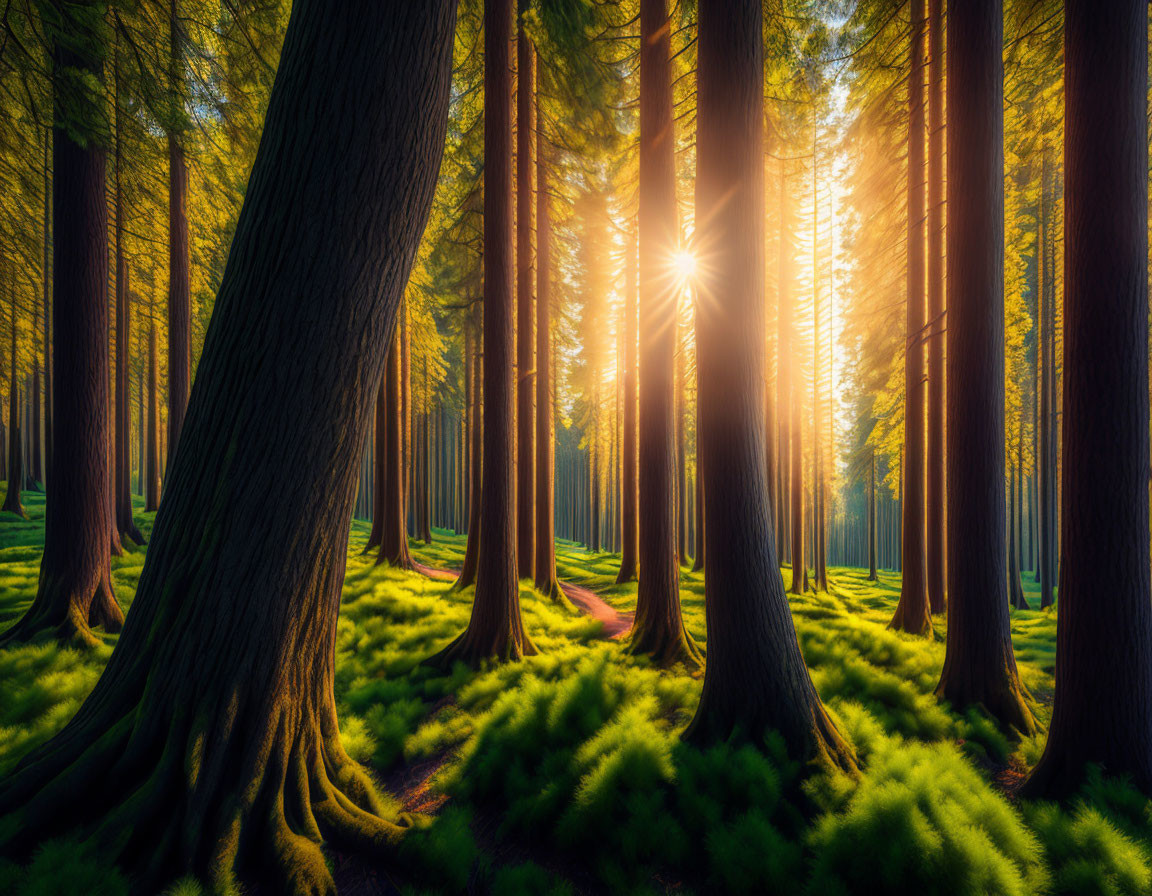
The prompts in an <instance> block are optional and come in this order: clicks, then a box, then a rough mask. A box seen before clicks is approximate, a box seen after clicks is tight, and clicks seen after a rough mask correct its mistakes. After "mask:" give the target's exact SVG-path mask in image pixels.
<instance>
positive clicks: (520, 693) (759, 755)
mask: <svg viewBox="0 0 1152 896" xmlns="http://www.w3.org/2000/svg"><path fill="white" fill-rule="evenodd" d="M25 508H26V510H27V511H28V513H29V516H30V519H29V520H28V521H21V520H17V519H16V518H15V517H13V516H11V515H8V514H5V515H0V630H2V629H4V628H6V627H7V626H8V625H9V624H11V622H13V621H14V620H15V619H16V618H18V617H19V615H20V614H21V613H22V612H23V611H24V610H25V609H26V607H27V606H28V605H29V604H30V602H31V600H32V598H33V596H34V593H35V588H36V577H37V572H38V567H39V558H40V551H41V546H42V544H43V499H42V497H40V496H37V495H29V496H27V499H26V502H25ZM137 520H138V522H140V523H142V525H141V528H142V530H143V531H144V533H145V535H147V534H148V532H149V530H150V527H151V523H152V515H151V514H142V513H139V512H138V514H137ZM367 534H368V527H367V525H365V524H361V523H360V522H356V523H354V524H353V531H352V536H351V539H350V544H349V554H348V569H347V575H346V580H345V584H344V594H343V604H342V608H341V614H340V621H339V626H338V632H337V659H336V693H337V700H338V702H339V710H340V721H341V728H342V732H343V737H344V743H345V746H346V748H347V750H348V752H349V753H350V754H351V755H352V756H353V757H354V758H356V759H357V760H359V761H361V762H363V763H364V764H365V765H367V766H368V767H369V768H370V769H372V770H373V771H374V772H375V774H376V777H377V779H378V781H379V782H380V784H381V787H382V789H383V790H384V791H385V792H386V793H388V794H390V796H391V803H390V805H391V806H392V808H393V809H394V811H396V812H399V811H401V810H402V809H407V810H410V811H413V812H416V813H420V816H419V817H420V821H419V823H418V824H417V826H416V829H415V830H413V831H412V832H411V833H409V834H408V835H407V837H406V838H405V841H404V843H403V845H402V846H401V854H400V855H399V856H398V857H397V861H396V862H395V863H392V864H389V865H385V866H380V865H374V864H371V863H369V862H366V861H364V860H363V859H360V858H357V857H353V856H344V855H334V856H332V865H333V871H334V874H335V877H336V880H337V883H338V885H339V887H340V891H341V893H343V894H352V893H368V892H404V893H418V892H465V891H466V892H492V893H499V894H517V893H524V894H529V893H531V894H542V893H557V894H559V893H578V892H604V891H614V892H628V893H637V892H640V893H643V892H653V893H658V892H668V891H671V892H677V893H692V892H719V891H724V892H785V893H808V894H837V893H842V894H848V893H869V894H872V893H908V892H912V893H921V894H925V893H927V894H1020V896H1026V894H1033V893H1048V894H1101V896H1104V894H1132V896H1136V894H1147V893H1149V892H1152V801H1149V800H1146V799H1144V798H1143V797H1141V796H1139V795H1138V794H1136V793H1135V792H1133V791H1132V790H1131V789H1130V788H1128V787H1126V786H1125V785H1124V784H1123V783H1122V782H1118V781H1114V780H1109V779H1105V778H1102V777H1100V776H1096V777H1093V778H1092V779H1091V780H1090V782H1089V783H1088V785H1087V786H1086V787H1085V788H1084V790H1083V792H1082V793H1081V795H1080V796H1079V797H1078V798H1077V799H1076V800H1075V801H1073V802H1072V803H1070V804H1068V805H1066V806H1056V805H1054V804H1050V803H1033V802H1024V801H1017V800H1015V799H1014V798H1013V796H1012V795H1011V787H1010V786H1009V785H1010V782H1013V781H1015V780H1018V779H1019V777H1020V776H1021V775H1022V774H1023V772H1024V770H1025V769H1026V768H1027V767H1028V766H1030V765H1031V764H1033V763H1034V762H1035V761H1036V759H1037V758H1038V757H1039V755H1040V752H1041V750H1042V747H1043V735H1040V736H1039V737H1038V738H1025V739H1023V740H1013V739H1010V738H1008V737H1006V736H1005V735H1004V734H1002V733H1001V732H999V731H998V730H997V728H996V726H995V725H993V724H992V723H991V722H990V721H989V720H988V719H987V718H986V717H984V716H982V715H981V714H979V713H977V712H975V711H970V712H967V713H964V714H958V713H955V712H952V711H951V710H950V709H949V708H948V707H947V706H946V705H942V704H941V703H939V702H938V701H937V700H936V698H935V697H934V695H933V691H934V689H935V686H936V683H937V680H938V679H939V675H940V668H941V665H942V663H943V659H944V642H943V635H944V632H945V625H946V622H945V620H944V619H943V618H940V619H936V620H934V624H935V625H936V634H935V637H934V638H933V639H931V640H927V639H918V638H914V637H910V636H907V635H902V634H896V633H894V632H891V631H888V630H887V628H886V625H887V623H888V621H889V619H890V617H891V615H892V612H893V609H894V607H895V603H896V599H897V597H898V594H899V576H898V575H894V574H892V573H887V572H882V573H881V575H880V581H879V582H878V583H870V582H867V581H866V574H865V572H864V571H863V570H858V569H839V568H837V569H832V570H830V580H831V582H830V585H831V587H830V591H829V593H827V594H825V593H820V594H806V595H804V596H802V597H797V598H792V610H793V618H794V619H795V622H796V628H797V632H798V635H799V638H800V642H801V645H802V648H803V651H804V656H805V659H806V660H807V662H808V665H809V667H810V668H811V670H812V676H813V680H814V681H815V683H816V687H817V689H818V690H819V692H820V694H821V696H822V697H823V699H824V700H825V702H826V703H827V705H828V707H829V709H830V711H831V713H832V714H833V716H834V717H835V718H836V720H837V722H838V724H839V725H840V727H841V729H842V730H843V731H844V732H845V733H846V734H847V735H848V736H849V737H850V738H851V740H852V742H853V743H854V745H855V748H856V751H857V754H858V756H859V759H860V764H861V769H862V774H861V776H860V778H859V780H852V779H849V778H847V777H844V776H843V775H840V774H833V773H831V772H829V771H827V770H823V769H816V768H809V767H804V766H801V765H799V764H798V763H796V762H794V761H790V760H789V759H788V758H787V757H786V756H785V755H784V753H783V750H782V749H781V747H780V744H778V743H775V742H771V741H770V742H769V743H768V744H767V745H766V749H765V750H763V751H759V750H754V749H751V748H749V747H731V746H720V747H716V748H713V749H711V750H707V751H700V750H697V749H694V748H690V747H687V746H685V745H684V744H682V743H681V742H680V740H679V734H680V732H681V731H682V730H683V729H684V727H685V725H686V724H687V723H688V721H689V720H690V719H691V717H692V714H693V711H694V709H695V706H696V703H697V701H698V699H699V694H700V687H701V681H700V676H699V674H696V675H692V674H689V673H688V672H687V671H686V670H684V669H682V668H681V669H673V670H669V671H662V670H659V669H656V668H654V667H652V666H650V665H649V664H648V663H647V662H646V661H644V660H643V659H637V658H634V657H630V656H628V655H627V654H626V653H625V652H624V650H623V649H622V646H621V644H620V642H619V640H618V639H613V638H612V637H611V635H612V634H620V628H621V627H622V626H625V627H626V625H627V624H628V623H629V621H630V614H631V613H632V612H633V611H634V609H635V601H636V586H635V584H630V585H622V586H617V585H615V584H614V577H615V573H616V565H617V562H618V560H617V558H616V557H613V556H612V555H609V554H597V555H592V554H589V553H588V552H586V551H584V550H583V549H581V548H579V547H577V546H575V545H572V544H568V543H562V544H561V545H560V549H559V554H558V558H557V562H558V567H559V570H560V575H561V577H562V579H564V580H565V581H566V582H567V583H569V584H570V585H574V586H578V587H579V588H580V589H587V591H586V592H585V591H579V592H577V596H580V597H584V598H585V600H587V595H591V596H592V598H594V599H595V600H596V601H603V602H604V603H605V604H606V606H607V607H608V609H609V613H608V614H605V613H604V610H603V609H602V608H601V607H600V605H599V604H598V603H597V604H594V605H593V604H589V606H590V607H594V612H593V614H592V615H586V614H584V613H580V614H573V613H571V612H570V611H565V610H563V609H561V608H559V607H557V606H556V605H554V604H552V603H550V602H549V601H547V600H545V599H544V598H543V597H541V596H539V595H537V594H535V593H534V592H533V591H532V590H531V589H530V588H527V587H524V588H523V589H522V592H521V603H522V606H523V613H524V622H525V626H526V629H527V631H528V632H529V634H530V637H531V638H532V640H533V642H534V644H535V645H536V647H537V648H538V650H539V655H537V656H535V657H532V658H530V659H528V660H526V661H524V662H520V663H513V664H509V665H504V666H495V667H491V668H487V669H485V670H483V671H480V672H472V671H469V670H467V669H465V668H463V667H457V668H456V669H455V670H453V672H452V673H451V674H448V675H444V674H442V673H438V672H435V671H433V670H431V669H429V668H427V667H424V666H421V665H420V661H421V660H422V659H424V658H425V657H427V656H430V655H431V654H433V653H434V652H435V651H436V650H437V649H439V648H440V647H442V646H443V645H444V644H446V643H447V642H448V641H449V640H451V639H452V638H453V637H454V636H455V635H456V634H458V633H459V632H460V631H462V630H463V629H464V627H465V625H466V624H467V622H468V616H469V612H470V606H471V599H472V595H471V590H470V589H469V590H466V591H463V592H461V593H453V592H451V591H449V583H447V582H446V581H444V579H443V578H439V577H432V576H429V575H424V574H421V573H419V572H400V571H396V570H392V569H389V568H387V567H377V566H375V565H374V564H373V557H372V556H361V555H360V550H361V548H362V546H363V544H364V542H365V540H366V538H367ZM412 547H413V551H414V556H415V558H416V559H417V560H418V562H420V563H421V564H423V565H424V566H425V567H427V568H428V569H429V570H449V569H452V568H454V567H458V566H459V565H460V562H461V559H462V553H463V547H464V539H463V537H460V536H455V535H451V534H449V533H444V532H441V531H439V530H437V531H436V532H435V536H434V541H433V543H432V544H431V545H427V546H425V545H423V544H419V543H416V542H413V543H412ZM143 560H144V548H132V549H129V550H127V551H126V553H125V554H124V556H122V557H118V558H114V559H113V573H112V577H113V583H114V586H115V589H116V593H117V597H118V598H119V600H120V602H121V604H122V605H124V606H125V607H127V606H128V605H129V604H130V603H131V600H132V596H133V593H134V590H135V586H136V582H137V579H138V577H139V574H140V569H141V566H142V564H143ZM1028 578H1029V581H1026V582H1025V587H1026V588H1027V589H1028V590H1029V597H1030V599H1031V602H1032V604H1033V605H1034V606H1035V605H1038V603H1039V601H1038V600H1037V595H1036V593H1035V587H1036V586H1035V585H1034V584H1033V583H1032V582H1031V581H1030V577H1028ZM526 584H527V583H525V585H526ZM681 594H682V603H683V609H684V618H685V623H686V625H687V628H688V631H689V632H690V634H691V635H692V637H693V638H695V639H696V641H697V643H699V644H700V645H701V646H702V647H704V648H705V649H706V646H707V645H706V632H705V625H704V603H703V581H702V577H701V575H700V574H699V573H689V572H687V571H685V572H684V573H683V576H682V592H681ZM570 596H571V592H570ZM575 602H576V603H579V601H575ZM597 616H599V617H600V618H597ZM1012 632H1013V638H1014V641H1015V645H1016V651H1017V657H1018V661H1019V664H1020V669H1021V674H1022V676H1023V679H1024V682H1025V684H1026V686H1027V687H1028V689H1029V691H1030V692H1031V694H1032V699H1033V708H1034V710H1035V712H1036V715H1037V717H1038V719H1039V721H1040V723H1041V725H1042V726H1044V727H1046V725H1047V721H1048V718H1049V716H1050V708H1049V707H1050V697H1051V693H1052V676H1053V662H1054V650H1055V616H1054V614H1053V612H1052V611H1051V610H1048V611H1043V612H1042V611H1039V610H1032V611H1013V612H1012ZM104 641H105V643H104V644H103V645H102V646H100V647H98V648H96V649H94V650H92V651H89V652H87V653H80V652H77V651H74V650H71V649H63V648H60V647H58V646H56V645H55V644H53V643H44V644H38V645H30V646H27V647H22V648H18V649H11V650H7V651H2V652H0V683H2V684H0V688H2V690H0V775H4V774H6V773H7V772H8V771H9V770H11V768H12V767H13V765H14V764H15V763H16V762H17V761H18V760H19V758H20V757H21V756H22V755H23V754H24V753H25V752H27V751H28V750H29V749H30V748H32V747H33V746H35V745H36V744H39V743H41V742H42V741H44V740H45V739H46V738H48V737H50V736H51V735H52V734H53V733H54V732H56V731H58V730H59V729H60V728H61V727H62V726H63V725H64V723H65V722H67V720H68V719H69V718H70V717H71V715H72V714H73V713H74V712H75V711H76V709H77V707H78V706H79V705H80V703H81V701H82V700H83V699H84V697H85V695H86V694H87V693H88V692H89V691H90V690H91V688H92V687H93V685H94V684H95V681H96V679H97V677H98V676H99V674H100V670H101V668H102V667H103V665H104V663H105V662H106V661H107V659H108V656H109V655H110V653H111V650H112V646H113V644H114V641H115V637H114V636H105V638H104ZM401 869H402V870H401ZM128 890H129V887H128V885H127V883H126V882H125V881H124V880H123V879H122V878H121V877H120V876H119V874H118V873H117V872H116V871H115V870H114V869H109V868H107V867H103V866H101V864H100V862H99V859H98V858H96V857H94V856H92V855H89V854H88V853H87V852H86V851H85V848H84V847H83V846H82V845H77V844H73V843H59V844H49V845H46V846H45V847H43V848H42V850H41V852H40V853H39V855H38V856H37V858H36V859H35V860H34V862H33V864H32V865H31V866H29V867H27V868H17V867H16V866H13V865H11V864H3V863H0V892H5V893H13V894H25V896H32V894H41V893H60V892H69V893H80V892H84V893H109V894H113V893H123V892H127V891H128ZM179 892H180V893H181V894H184V896H188V894H192V893H196V892H198V889H197V888H196V887H195V886H194V885H193V884H192V883H191V882H184V883H183V884H182V885H181V887H180V888H179ZM254 892H255V891H254Z"/></svg>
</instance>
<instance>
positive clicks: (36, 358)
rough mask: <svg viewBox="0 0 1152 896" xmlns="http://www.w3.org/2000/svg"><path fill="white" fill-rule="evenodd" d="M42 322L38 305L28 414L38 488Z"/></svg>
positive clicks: (40, 470) (41, 469) (41, 474)
mask: <svg viewBox="0 0 1152 896" xmlns="http://www.w3.org/2000/svg"><path fill="white" fill-rule="evenodd" d="M45 276H47V271H45ZM39 324H40V313H39V309H38V307H37V306H33V309H32V388H31V395H30V396H29V401H28V404H29V408H28V414H29V417H30V425H29V429H30V430H31V432H30V433H29V441H30V442H31V446H30V447H31V462H30V464H29V470H28V475H29V478H31V480H32V482H33V484H34V487H35V488H37V489H41V488H43V484H44V466H43V464H42V462H41V460H40V451H41V443H40V355H39V352H38V351H37V350H36V349H37V342H38V339H37V336H36V330H37V329H38V327H39Z"/></svg>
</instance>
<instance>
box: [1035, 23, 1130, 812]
mask: <svg viewBox="0 0 1152 896" xmlns="http://www.w3.org/2000/svg"><path fill="white" fill-rule="evenodd" d="M1147 15H1148V7H1147V4H1145V3H1143V2H1140V0H1117V2H1112V3H1106V4H1101V3H1095V2H1090V0H1068V3H1067V4H1066V18H1065V23H1064V58H1065V76H1064V103H1065V109H1066V115H1067V126H1066V128H1065V131H1064V158H1065V165H1066V187H1065V190H1066V192H1065V232H1066V235H1067V236H1066V240H1067V248H1066V250H1065V251H1066V254H1065V293H1064V399H1063V418H1064V419H1063V449H1064V476H1063V494H1062V496H1061V498H1062V500H1061V504H1062V506H1063V514H1062V519H1061V532H1060V539H1061V543H1062V553H1063V560H1062V562H1061V564H1060V591H1059V600H1060V605H1059V612H1058V613H1057V616H1056V692H1055V701H1054V703H1053V708H1052V725H1051V727H1050V728H1049V731H1048V744H1047V746H1046V747H1045V749H1044V755H1043V757H1042V758H1041V759H1040V762H1039V764H1038V765H1037V767H1036V769H1035V771H1034V772H1033V773H1032V777H1031V779H1030V780H1029V781H1028V783H1027V785H1026V789H1027V792H1028V793H1029V794H1033V795H1045V796H1065V795H1068V794H1070V793H1072V792H1074V791H1075V789H1076V788H1077V787H1078V786H1079V784H1080V783H1081V781H1082V780H1083V776H1084V773H1085V771H1086V766H1087V765H1088V764H1089V763H1098V764H1099V765H1101V766H1102V767H1103V769H1104V771H1105V772H1106V773H1107V774H1109V775H1115V776H1128V777H1129V778H1130V780H1131V781H1132V783H1133V784H1135V785H1136V787H1138V788H1139V789H1141V790H1142V791H1143V792H1144V793H1145V794H1152V598H1150V594H1149V563H1148V451H1149V446H1148V341H1147V324H1148V206H1147V195H1148V187H1147V183H1148V148H1147V143H1146V117H1145V116H1146V113H1145V105H1146V102H1147V89H1148V87H1147V85H1148V80H1147V58H1148V44H1147V30H1146V26H1147ZM1119 496H1123V497H1122V499H1121V498H1120V497H1119ZM1102 561H1106V562H1107V567H1106V572H1107V575H1106V577H1105V578H1104V579H1102V577H1101V572H1102V567H1101V562H1102Z"/></svg>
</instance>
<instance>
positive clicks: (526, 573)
mask: <svg viewBox="0 0 1152 896" xmlns="http://www.w3.org/2000/svg"><path fill="white" fill-rule="evenodd" d="M519 4H520V14H519V16H518V17H517V18H518V21H519V26H518V33H517V39H516V122H517V128H516V368H517V369H516V374H517V375H516V501H517V518H516V519H517V523H516V538H517V541H516V544H517V551H516V555H517V562H518V564H519V575H520V576H521V577H522V578H528V579H533V578H534V577H535V576H534V573H535V569H534V567H535V561H536V543H535V542H536V526H535V520H534V518H533V517H534V515H535V513H536V494H535V490H536V475H535V474H536V454H535V446H534V445H533V441H532V440H533V437H534V436H535V427H536V421H535V414H536V377H537V375H538V369H537V361H536V296H535V295H534V290H535V288H536V283H535V280H536V276H535V275H536V270H535V265H536V259H535V258H534V257H533V255H534V251H533V250H534V246H533V237H534V236H535V230H536V220H535V219H536V216H535V201H534V200H535V196H534V195H533V190H534V187H535V184H534V181H535V174H536V48H535V47H533V46H532V39H531V38H530V37H529V36H528V34H527V32H526V31H525V30H524V19H525V15H526V14H527V11H528V3H527V2H526V0H519Z"/></svg>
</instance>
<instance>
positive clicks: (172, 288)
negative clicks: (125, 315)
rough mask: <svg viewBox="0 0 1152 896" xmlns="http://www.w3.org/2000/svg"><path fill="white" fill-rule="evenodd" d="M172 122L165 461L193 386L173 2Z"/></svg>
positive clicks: (180, 59)
mask: <svg viewBox="0 0 1152 896" xmlns="http://www.w3.org/2000/svg"><path fill="white" fill-rule="evenodd" d="M168 23H169V53H170V56H169V63H170V80H171V83H170V84H169V90H170V91H171V94H170V97H169V101H170V102H171V104H172V109H171V112H170V114H171V117H172V121H171V122H170V123H169V127H168V457H167V465H168V466H171V464H172V456H173V454H174V453H175V451H176V448H177V445H178V444H179V442H180V431H181V429H182V428H183V426H184V414H185V411H186V409H187V406H188V390H189V387H190V384H191V380H192V335H191V334H192V304H191V297H190V293H189V253H188V207H187V205H188V165H187V162H186V161H185V159H184V145H183V143H182V140H183V134H182V133H181V131H180V128H181V127H182V121H183V117H184V83H183V67H184V52H183V50H182V48H181V34H180V30H181V27H182V26H181V25H180V21H179V9H178V2H177V0H171V5H170V7H169V18H168Z"/></svg>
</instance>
